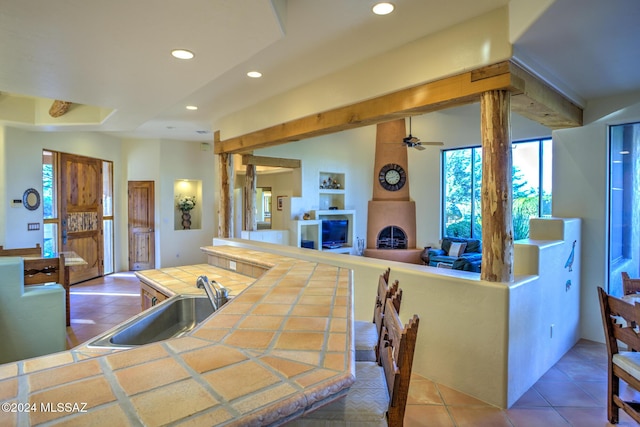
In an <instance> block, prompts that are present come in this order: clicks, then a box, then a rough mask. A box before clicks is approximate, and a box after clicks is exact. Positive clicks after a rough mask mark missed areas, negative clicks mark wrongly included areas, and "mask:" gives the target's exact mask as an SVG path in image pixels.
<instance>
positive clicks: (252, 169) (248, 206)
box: [243, 165, 258, 231]
mask: <svg viewBox="0 0 640 427" xmlns="http://www.w3.org/2000/svg"><path fill="white" fill-rule="evenodd" d="M257 179H258V177H257V174H256V165H247V172H246V174H245V177H244V206H245V208H244V227H243V229H244V230H246V231H254V230H255V229H256V182H257Z"/></svg>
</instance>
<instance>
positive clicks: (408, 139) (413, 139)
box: [402, 134, 420, 144]
mask: <svg viewBox="0 0 640 427" xmlns="http://www.w3.org/2000/svg"><path fill="white" fill-rule="evenodd" d="M402 141H403V142H404V143H405V144H415V143H416V142H419V141H420V140H419V139H418V138H416V137H415V136H412V135H411V134H409V136H407V137H405V138H403V139H402Z"/></svg>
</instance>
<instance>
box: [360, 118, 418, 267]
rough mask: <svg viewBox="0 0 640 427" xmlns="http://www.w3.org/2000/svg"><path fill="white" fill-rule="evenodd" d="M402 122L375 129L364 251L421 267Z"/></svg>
mask: <svg viewBox="0 0 640 427" xmlns="http://www.w3.org/2000/svg"><path fill="white" fill-rule="evenodd" d="M405 136H406V130H405V121H404V119H400V120H394V121H391V122H386V123H380V124H378V126H377V130H376V153H375V164H374V177H373V180H374V183H373V198H372V200H370V201H369V210H368V213H367V248H366V249H365V250H364V255H365V256H367V257H372V258H381V259H388V260H392V261H400V262H408V263H413V264H422V259H421V258H420V254H421V253H422V249H418V248H417V247H416V205H415V202H414V201H413V200H411V199H410V195H409V173H408V168H407V163H408V162H407V147H406V146H405V145H404V144H402V139H403V138H404V137H405Z"/></svg>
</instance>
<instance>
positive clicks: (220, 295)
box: [196, 276, 229, 311]
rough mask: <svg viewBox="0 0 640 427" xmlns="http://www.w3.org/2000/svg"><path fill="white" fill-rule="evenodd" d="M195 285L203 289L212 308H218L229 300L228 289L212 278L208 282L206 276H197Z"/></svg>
mask: <svg viewBox="0 0 640 427" xmlns="http://www.w3.org/2000/svg"><path fill="white" fill-rule="evenodd" d="M196 287H198V288H200V289H204V291H205V292H206V293H207V296H208V297H209V300H210V301H211V305H213V310H214V311H215V310H218V309H219V308H220V307H222V306H223V305H224V304H225V303H226V302H227V301H228V300H229V290H228V289H227V288H225V287H224V286H222V285H221V284H220V283H218V282H216V281H215V280H212V281H211V283H209V278H208V277H207V276H199V277H198V280H196Z"/></svg>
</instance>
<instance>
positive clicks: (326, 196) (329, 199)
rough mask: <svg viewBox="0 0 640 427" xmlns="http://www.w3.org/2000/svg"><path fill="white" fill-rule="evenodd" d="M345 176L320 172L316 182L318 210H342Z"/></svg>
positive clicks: (337, 173)
mask: <svg viewBox="0 0 640 427" xmlns="http://www.w3.org/2000/svg"><path fill="white" fill-rule="evenodd" d="M345 190H346V185H345V175H344V174H343V173H339V172H320V173H319V182H318V201H319V204H320V209H322V210H325V209H329V208H331V207H335V208H337V209H344V195H345Z"/></svg>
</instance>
